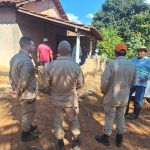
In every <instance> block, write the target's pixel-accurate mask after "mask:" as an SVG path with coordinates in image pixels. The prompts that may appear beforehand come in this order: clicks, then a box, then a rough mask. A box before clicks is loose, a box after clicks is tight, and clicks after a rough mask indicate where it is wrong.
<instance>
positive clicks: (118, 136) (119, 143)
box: [116, 134, 123, 147]
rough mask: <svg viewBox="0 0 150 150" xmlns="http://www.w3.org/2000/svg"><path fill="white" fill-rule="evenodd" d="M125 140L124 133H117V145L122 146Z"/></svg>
mask: <svg viewBox="0 0 150 150" xmlns="http://www.w3.org/2000/svg"><path fill="white" fill-rule="evenodd" d="M122 141H123V135H122V134H117V135H116V146H118V147H120V146H121V144H122Z"/></svg>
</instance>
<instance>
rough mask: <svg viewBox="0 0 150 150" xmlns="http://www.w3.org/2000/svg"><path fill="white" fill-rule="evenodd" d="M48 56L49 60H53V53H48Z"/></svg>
mask: <svg viewBox="0 0 150 150" xmlns="http://www.w3.org/2000/svg"><path fill="white" fill-rule="evenodd" d="M49 58H50V60H51V61H53V53H52V52H51V53H50V54H49Z"/></svg>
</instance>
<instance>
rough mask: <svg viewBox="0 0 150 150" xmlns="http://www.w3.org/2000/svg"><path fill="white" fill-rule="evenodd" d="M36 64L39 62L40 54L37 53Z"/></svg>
mask: <svg viewBox="0 0 150 150" xmlns="http://www.w3.org/2000/svg"><path fill="white" fill-rule="evenodd" d="M37 62H40V53H39V52H38V51H37Z"/></svg>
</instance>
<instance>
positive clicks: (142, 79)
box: [140, 77, 148, 82]
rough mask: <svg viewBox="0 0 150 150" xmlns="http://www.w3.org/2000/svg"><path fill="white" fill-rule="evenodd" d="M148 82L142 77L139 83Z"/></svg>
mask: <svg viewBox="0 0 150 150" xmlns="http://www.w3.org/2000/svg"><path fill="white" fill-rule="evenodd" d="M147 80H148V78H147V77H144V78H140V82H146V81H147Z"/></svg>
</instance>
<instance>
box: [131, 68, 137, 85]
mask: <svg viewBox="0 0 150 150" xmlns="http://www.w3.org/2000/svg"><path fill="white" fill-rule="evenodd" d="M135 82H136V66H134V76H133V80H132V83H131V87H133V86H134V85H135Z"/></svg>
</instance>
